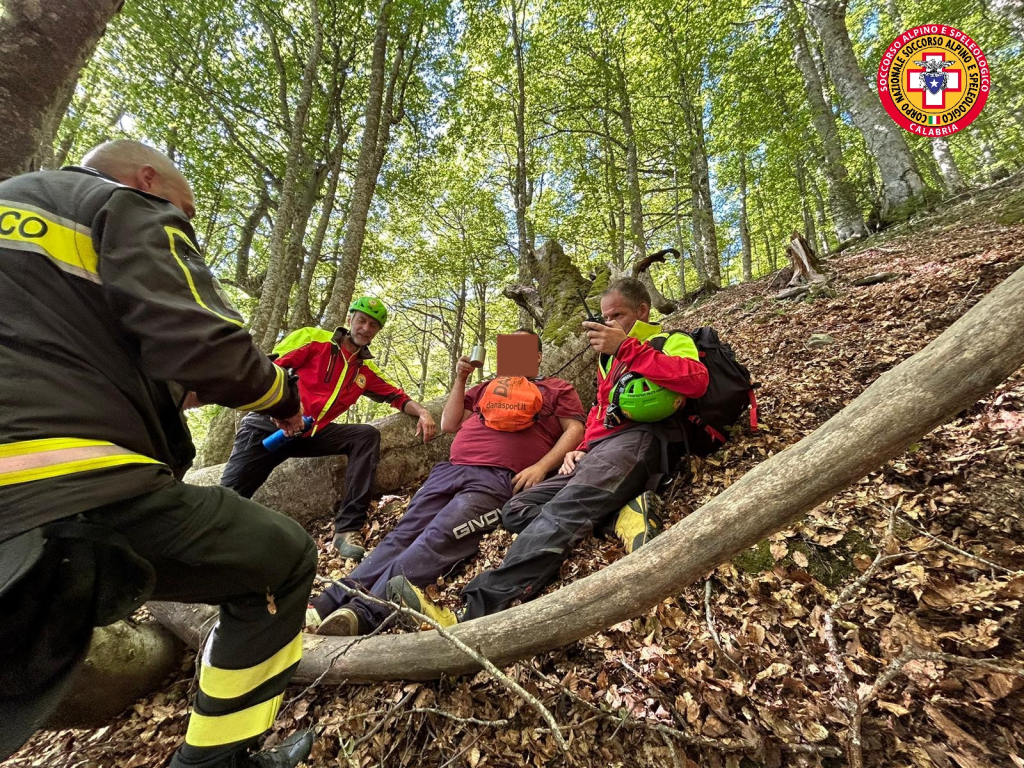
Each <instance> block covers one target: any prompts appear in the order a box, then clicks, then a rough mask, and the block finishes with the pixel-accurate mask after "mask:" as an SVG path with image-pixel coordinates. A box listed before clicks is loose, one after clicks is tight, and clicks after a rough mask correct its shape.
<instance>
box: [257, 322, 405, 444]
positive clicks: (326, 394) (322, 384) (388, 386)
mask: <svg viewBox="0 0 1024 768" xmlns="http://www.w3.org/2000/svg"><path fill="white" fill-rule="evenodd" d="M346 336H348V330H347V329H345V328H337V329H336V330H335V331H334V332H333V333H331V331H325V330H322V329H320V328H299V329H298V330H296V331H292V332H291V333H290V334H288V335H287V336H285V338H284V339H283V340H282V341H281V343H280V344H278V345H277V346H276V347H274V354H276V355H278V358H277V359H276V360H275V361H274V362H276V363H277V364H278V365H279V366H281V367H282V368H292V369H294V371H295V373H296V374H297V375H298V377H299V396H300V398H301V399H302V411H303V413H305V415H306V416H312V417H313V418H314V419H315V420H316V423H315V426H314V428H313V429H312V430H310V431H309V432H307V433H306V434H307V435H314V434H316V430H317V429H318V428H320V427H322V426H324V425H325V424H330V423H331V422H332V421H334V420H335V419H336V418H338V417H339V416H341V414H343V413H344V412H345V411H347V410H348V409H349V408H351V407H352V404H353V403H354V402H355V401H356V400H358V399H359V397H360V396H361V395H366V396H367V397H369V398H370V399H371V400H374V401H376V402H378V403H389V404H390V405H391V406H392V407H394V408H396V409H398V410H402V409H403V408H404V407H405V404H406V403H408V402H409V399H410V398H409V396H408V395H406V394H405V392H403V391H402V390H401V389H399V388H398V387H396V386H395V385H394V384H392V383H391V382H389V381H387V380H386V379H385V378H384V375H383V374H382V373H381V371H380V369H379V368H378V367H377V366H376V364H374V363H373V362H372V359H373V355H372V354H370V350H368V349H367V348H366V347H360V348H359V351H358V352H354V353H348V352H346V351H345V348H344V346H342V342H343V341H344V340H345V337H346Z"/></svg>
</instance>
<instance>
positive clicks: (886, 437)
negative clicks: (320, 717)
mask: <svg viewBox="0 0 1024 768" xmlns="http://www.w3.org/2000/svg"><path fill="white" fill-rule="evenodd" d="M1022 331H1024V269H1020V270H1018V271H1017V272H1016V273H1015V274H1013V275H1012V276H1011V277H1010V278H1009V279H1007V280H1006V281H1005V282H1004V283H1003V284H1002V285H1000V286H998V287H997V288H996V289H995V290H993V291H992V293H991V294H989V295H988V296H987V297H985V298H984V299H982V300H981V301H980V302H978V304H977V305H976V306H975V307H974V308H972V309H971V310H970V311H969V312H967V313H966V314H965V315H964V316H963V317H962V318H960V320H958V321H957V322H956V323H954V324H953V325H952V326H950V327H949V328H948V329H947V330H946V331H945V332H944V333H943V334H942V335H941V336H939V338H937V339H936V340H935V341H933V342H932V343H931V344H929V345H928V346H927V347H925V348H924V349H923V350H921V351H920V352H918V353H917V354H915V355H914V356H913V357H911V358H910V359H908V360H906V361H904V362H903V363H901V364H900V365H898V366H896V367H895V368H893V369H892V370H890V371H889V372H887V373H885V374H883V375H882V376H881V377H879V379H878V380H877V381H875V383H874V384H872V385H871V386H870V387H868V389H867V390H865V391H864V392H863V393H862V394H861V395H860V397H858V398H857V399H856V400H854V401H853V402H852V403H851V404H850V405H848V406H847V407H846V408H844V409H843V410H842V411H840V412H839V413H838V414H837V415H836V416H834V417H833V418H831V419H829V421H828V422H826V423H825V424H824V425H822V426H821V427H819V428H818V429H817V430H815V432H813V433H812V434H811V435H809V436H808V437H806V438H804V439H803V440H801V441H800V442H799V443H797V444H796V445H794V446H792V447H790V448H788V449H787V450H785V451H783V452H782V453H779V454H777V455H775V456H773V457H772V458H770V459H768V460H767V461H765V462H763V463H762V464H760V465H758V466H757V467H756V468H754V469H753V470H751V471H750V472H748V473H747V474H746V475H744V476H743V477H742V478H740V480H738V481H737V482H735V483H733V484H732V485H731V486H729V487H728V488H727V489H726V490H725V491H723V492H722V493H720V494H719V495H718V496H716V497H715V498H714V499H712V500H711V501H710V502H708V503H707V504H705V505H704V506H703V507H701V508H700V509H699V510H697V511H696V512H694V513H693V514H692V515H690V516H689V517H686V518H685V519H683V520H682V521H681V522H679V523H678V524H676V525H675V526H673V527H672V528H670V529H669V530H668V531H666V532H665V533H664V534H662V535H661V536H659V537H658V538H656V539H655V540H654V541H652V542H651V543H650V544H648V545H647V546H645V547H644V548H643V549H642V550H640V551H639V552H638V553H635V554H633V555H630V556H628V557H624V558H622V559H621V560H619V561H617V562H615V563H613V564H612V565H610V566H608V567H607V568H604V569H602V570H600V571H598V572H597V573H595V574H593V575H591V576H588V577H587V578H585V579H581V580H579V581H577V582H574V583H573V584H569V585H568V586H565V587H563V588H562V589H560V590H558V591H556V592H554V593H552V594H549V595H545V596H543V597H541V598H539V599H537V600H534V601H532V602H529V603H525V604H523V605H520V606H516V607H514V608H511V609H509V610H507V611H503V612H501V613H497V614H494V615H491V616H487V617H484V618H482V619H478V620H476V621H470V622H467V623H465V624H462V625H458V626H457V627H455V628H454V629H452V630H451V631H452V633H453V634H455V635H456V636H458V637H459V639H460V640H462V641H463V642H464V643H466V644H468V645H469V646H470V647H472V648H474V649H476V650H478V651H479V652H480V653H481V654H483V655H484V656H486V657H487V658H489V659H491V660H492V661H493V662H495V663H496V664H498V665H499V666H500V665H507V664H511V663H512V662H514V661H516V660H519V659H525V658H530V657H532V656H535V655H536V654H539V653H543V652H545V651H548V650H551V649H553V648H558V647H561V646H564V645H566V644H567V643H571V642H573V641H575V640H579V639H580V638H583V637H586V636H587V635H590V634H593V633H594V632H598V631H600V630H602V629H604V628H606V627H610V626H612V625H614V624H616V623H618V622H620V621H624V620H626V619H630V618H633V617H636V616H640V615H642V614H643V613H644V612H646V611H648V610H649V609H650V608H652V607H653V606H655V605H657V604H658V603H659V602H661V601H662V600H664V599H665V598H666V597H668V596H670V595H677V594H679V591H680V590H682V589H683V588H684V587H686V586H687V585H688V584H691V583H692V582H693V581H695V580H696V579H698V578H700V577H701V576H703V575H705V574H706V573H708V571H710V570H711V569H713V568H714V567H715V566H716V565H718V564H721V563H723V562H726V561H727V560H728V559H729V558H731V557H732V556H734V555H735V554H736V553H738V552H740V551H742V550H743V549H746V548H747V547H750V546H753V545H754V544H756V543H758V542H760V541H762V540H763V539H765V537H767V536H769V535H771V534H772V533H774V532H776V531H779V530H781V529H783V528H785V527H787V526H789V525H791V524H792V523H793V522H795V521H796V520H798V519H799V518H800V517H801V516H803V515H804V514H806V513H807V512H809V511H810V510H811V509H813V508H814V507H815V506H817V505H818V504H821V503H823V502H825V501H827V500H828V499H829V498H831V497H832V496H834V495H835V494H836V493H838V492H839V491H841V490H843V489H844V488H845V487H847V486H848V485H849V484H850V483H852V482H854V481H856V480H857V479H859V478H861V477H863V476H864V475H866V474H867V473H868V472H871V471H872V470H874V469H876V468H878V467H879V466H881V465H882V464H884V463H885V462H886V461H888V460H890V459H892V458H895V457H896V456H899V455H900V454H902V453H903V452H904V451H905V450H906V448H907V446H909V445H910V444H911V443H913V442H914V441H916V440H918V439H920V438H921V436H923V435H925V434H927V433H928V432H930V431H931V430H933V429H935V428H936V427H937V426H939V425H940V424H942V423H943V422H945V421H946V420H948V419H950V418H952V417H953V416H955V415H956V414H957V413H958V412H959V411H961V410H963V409H964V408H967V407H969V406H970V405H972V404H974V403H976V402H977V401H978V399H979V398H980V397H982V396H983V395H985V394H986V393H987V392H989V391H990V390H991V389H992V388H993V387H995V386H996V385H998V384H999V383H1000V382H1002V381H1004V380H1005V379H1006V378H1007V377H1008V376H1010V375H1011V374H1012V373H1013V372H1014V371H1016V370H1017V369H1018V368H1020V367H1021V365H1024V332H1022ZM150 605H151V610H152V611H153V613H154V615H156V616H157V618H158V619H159V620H160V621H161V622H163V623H165V625H166V626H168V627H169V628H170V629H172V630H173V631H174V632H175V634H177V635H178V636H179V637H180V638H181V639H182V640H184V641H185V642H186V643H189V644H190V645H192V646H193V647H198V641H199V639H200V637H199V634H200V628H201V627H202V626H203V622H204V620H205V619H206V618H208V616H209V610H212V609H209V610H207V609H203V608H199V609H195V608H191V607H183V606H179V605H175V604H166V603H164V604H150ZM342 649H345V650H344V652H342ZM476 668H477V667H476V664H475V662H473V661H472V660H471V659H469V658H467V657H466V656H465V655H463V654H462V653H461V652H459V651H458V650H457V649H456V648H454V647H453V646H452V645H451V644H449V643H448V642H446V641H445V640H444V638H442V637H440V636H439V635H438V633H436V632H415V633H409V634H402V635H390V636H378V637H371V638H367V639H366V640H364V641H362V642H359V643H355V644H353V643H352V642H351V639H349V638H330V637H319V636H316V637H314V636H309V637H307V638H306V643H305V655H304V657H303V660H302V663H301V664H300V666H299V670H298V672H297V674H296V676H295V682H296V683H300V684H305V683H310V682H312V681H314V680H317V681H319V682H321V683H324V684H330V683H334V684H342V683H356V682H370V681H377V680H426V679H433V678H438V677H441V676H444V675H460V674H466V673H469V672H473V671H475V670H476Z"/></svg>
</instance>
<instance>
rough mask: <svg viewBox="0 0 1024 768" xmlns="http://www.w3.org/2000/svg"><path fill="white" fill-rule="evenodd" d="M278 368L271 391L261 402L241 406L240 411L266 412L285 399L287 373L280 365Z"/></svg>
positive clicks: (276, 366)
mask: <svg viewBox="0 0 1024 768" xmlns="http://www.w3.org/2000/svg"><path fill="white" fill-rule="evenodd" d="M274 368H276V369H277V370H276V372H275V374H276V375H275V376H274V383H273V384H271V385H270V389H268V390H267V391H266V393H265V394H264V395H263V397H261V398H260V399H259V400H256V401H254V402H251V403H249V404H248V405H240V406H239V407H238V410H240V411H264V410H266V409H267V408H273V407H274V406H275V405H277V404H278V403H279V402H280V401H281V398H282V397H284V392H285V373H284V369H283V368H281V367H280V366H278V365H275V366H274Z"/></svg>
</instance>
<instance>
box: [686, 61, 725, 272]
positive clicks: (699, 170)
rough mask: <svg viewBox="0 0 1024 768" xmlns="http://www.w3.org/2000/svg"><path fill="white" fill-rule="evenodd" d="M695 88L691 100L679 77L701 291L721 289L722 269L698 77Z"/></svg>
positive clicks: (698, 76) (697, 77)
mask: <svg viewBox="0 0 1024 768" xmlns="http://www.w3.org/2000/svg"><path fill="white" fill-rule="evenodd" d="M696 80H697V83H696V85H695V86H694V90H695V91H696V97H697V98H694V97H693V96H691V94H690V91H689V88H688V83H687V79H686V78H685V77H684V76H683V75H680V76H679V88H680V92H681V94H682V99H683V113H684V118H685V119H686V122H687V125H688V126H689V129H690V185H691V190H692V199H693V229H694V233H693V234H694V242H695V244H696V243H698V242H699V249H695V254H694V256H695V258H697V257H699V258H701V259H702V260H703V262H704V269H705V273H706V278H707V279H706V282H705V284H704V285H702V286H701V287H702V288H703V287H711V288H721V287H722V266H721V262H720V260H719V253H718V232H717V231H716V229H715V211H714V207H713V206H714V203H713V201H712V199H711V176H710V172H709V170H708V152H707V147H706V146H705V144H704V113H703V109H702V106H703V105H702V98H701V89H700V75H699V74H698V75H697V76H696Z"/></svg>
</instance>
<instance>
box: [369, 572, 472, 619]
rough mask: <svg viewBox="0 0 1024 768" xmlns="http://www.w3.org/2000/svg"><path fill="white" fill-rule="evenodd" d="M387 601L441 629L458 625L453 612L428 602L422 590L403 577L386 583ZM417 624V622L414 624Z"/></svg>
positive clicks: (396, 577) (394, 578)
mask: <svg viewBox="0 0 1024 768" xmlns="http://www.w3.org/2000/svg"><path fill="white" fill-rule="evenodd" d="M387 593H388V600H390V601H391V602H393V603H398V604H399V605H401V606H404V607H406V608H411V609H412V610H414V611H416V612H417V613H422V614H423V615H424V616H426V617H428V618H430V619H432V620H434V621H436V622H437V623H438V624H440V625H441V626H442V627H445V628H447V627H454V626H455V625H456V624H457V623H458V619H457V618H456V617H455V612H454V611H451V610H449V609H447V608H444V607H442V606H440V605H435V604H434V603H432V602H431V601H430V599H429V598H427V596H426V595H425V594H423V590H421V589H420V588H419V587H416V586H413V584H412V582H411V581H409V580H408V579H407V578H405V576H395V577H393V578H392V579H391V580H389V581H388V586H387ZM416 623H417V624H418V623H419V622H418V621H417V622H416Z"/></svg>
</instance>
